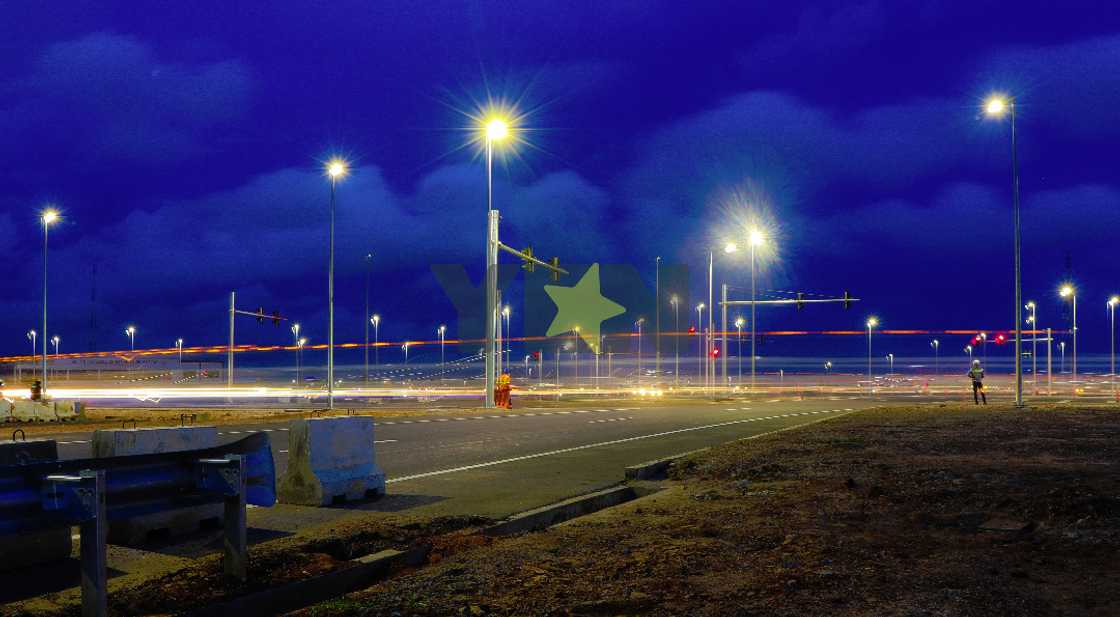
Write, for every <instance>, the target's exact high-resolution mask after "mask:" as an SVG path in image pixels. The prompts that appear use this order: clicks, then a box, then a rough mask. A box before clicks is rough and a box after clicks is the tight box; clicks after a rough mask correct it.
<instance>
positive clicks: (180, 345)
mask: <svg viewBox="0 0 1120 617" xmlns="http://www.w3.org/2000/svg"><path fill="white" fill-rule="evenodd" d="M175 347H176V348H177V349H178V350H179V366H180V367H182V366H183V339H181V338H180V339H175Z"/></svg>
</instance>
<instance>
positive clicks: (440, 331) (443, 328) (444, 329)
mask: <svg viewBox="0 0 1120 617" xmlns="http://www.w3.org/2000/svg"><path fill="white" fill-rule="evenodd" d="M445 332H447V326H445V325H443V324H440V325H439V328H436V334H438V335H439V370H441V371H442V370H444V355H443V335H444V333H445Z"/></svg>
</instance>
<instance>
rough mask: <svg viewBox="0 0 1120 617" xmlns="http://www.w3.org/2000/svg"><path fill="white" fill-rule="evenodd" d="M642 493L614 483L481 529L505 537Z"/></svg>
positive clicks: (589, 512)
mask: <svg viewBox="0 0 1120 617" xmlns="http://www.w3.org/2000/svg"><path fill="white" fill-rule="evenodd" d="M639 496H641V495H640V494H639V492H638V490H636V489H635V487H633V486H616V487H613V488H608V489H606V490H602V491H596V492H594V493H590V494H587V495H580V496H579V497H572V498H571V499H565V500H564V501H561V502H559V503H554V504H549V505H547V506H544V507H541V508H537V509H535V510H529V511H528V512H522V513H521V514H515V515H513V516H512V517H510V518H508V519H506V520H504V521H502V522H500V523H496V524H494V525H491V526H489V527H487V528H485V529H483V530H482V532H481V533H482V534H483V535H487V536H507V535H510V534H515V533H523V532H527V531H539V530H541V529H545V528H548V527H552V526H553V525H558V524H560V523H563V522H565V521H570V520H572V519H574V518H579V517H581V516H586V515H588V514H593V513H595V512H598V511H599V510H605V509H607V508H611V507H614V506H617V505H620V504H623V503H626V502H628V501H633V500H634V499H637V498H638V497H639Z"/></svg>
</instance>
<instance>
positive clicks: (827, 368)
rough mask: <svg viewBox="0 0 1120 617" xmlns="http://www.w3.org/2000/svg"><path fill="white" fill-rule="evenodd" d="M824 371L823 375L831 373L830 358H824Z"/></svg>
mask: <svg viewBox="0 0 1120 617" xmlns="http://www.w3.org/2000/svg"><path fill="white" fill-rule="evenodd" d="M824 373H825V375H831V374H832V360H826V361H825V363H824Z"/></svg>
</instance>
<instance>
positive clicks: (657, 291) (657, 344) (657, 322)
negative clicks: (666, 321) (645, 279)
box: [653, 255, 661, 379]
mask: <svg viewBox="0 0 1120 617" xmlns="http://www.w3.org/2000/svg"><path fill="white" fill-rule="evenodd" d="M653 298H654V302H653V319H654V329H655V330H656V331H657V336H656V337H654V339H653V372H654V374H656V375H657V376H658V379H660V378H661V256H660V255H658V256H657V259H655V260H654V272H653Z"/></svg>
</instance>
